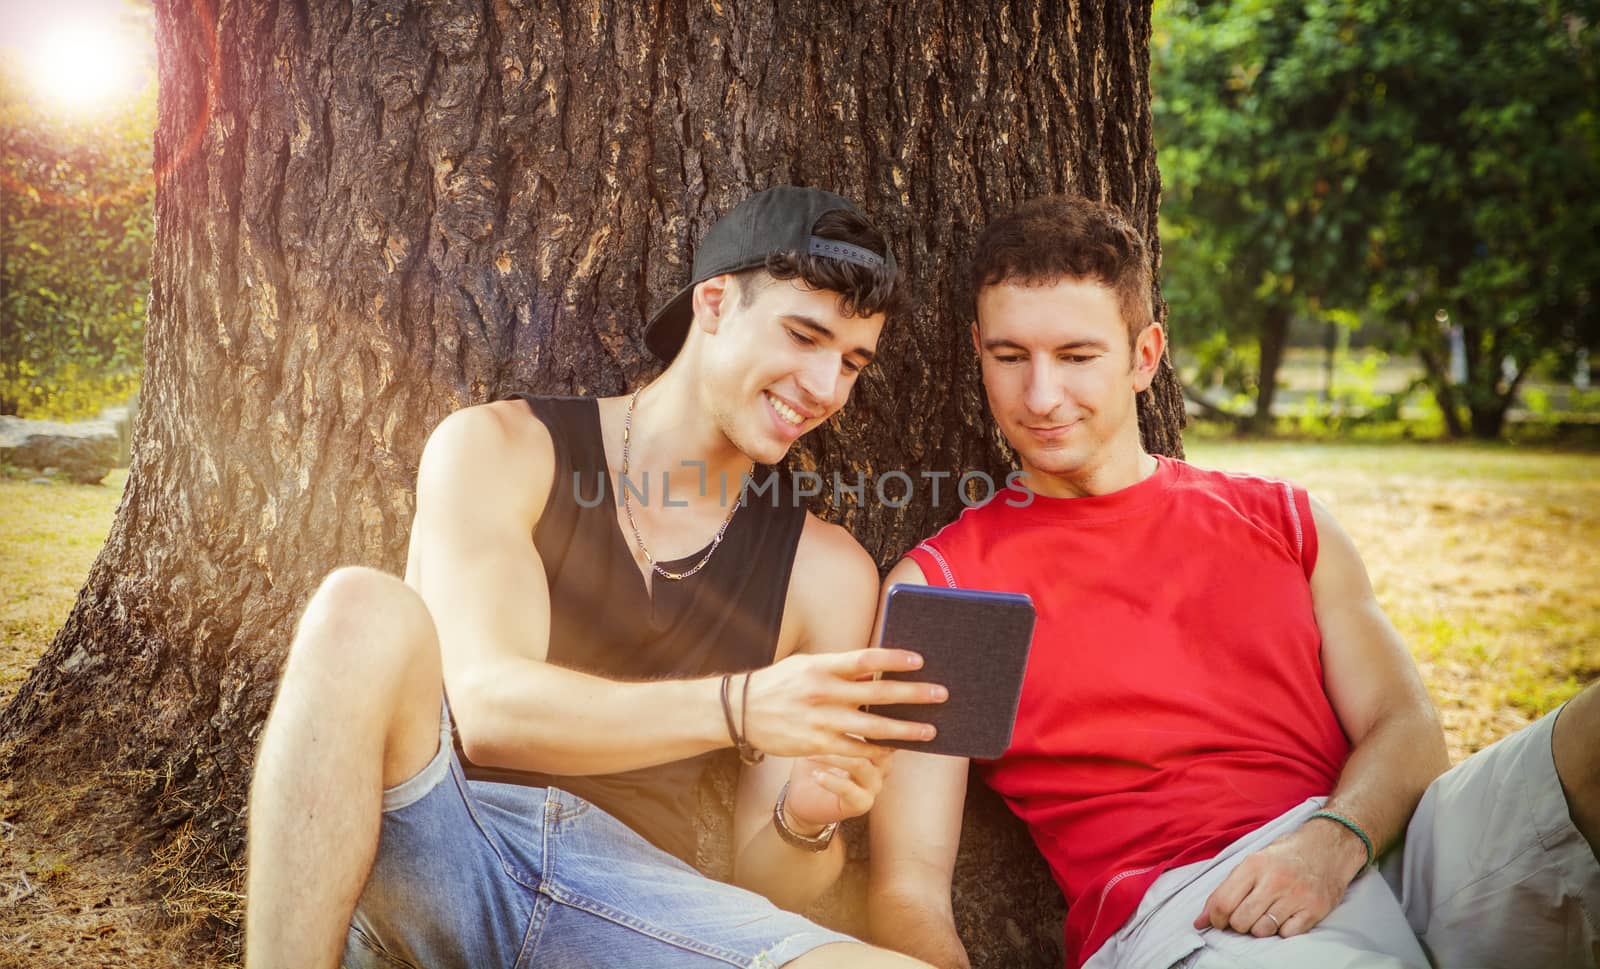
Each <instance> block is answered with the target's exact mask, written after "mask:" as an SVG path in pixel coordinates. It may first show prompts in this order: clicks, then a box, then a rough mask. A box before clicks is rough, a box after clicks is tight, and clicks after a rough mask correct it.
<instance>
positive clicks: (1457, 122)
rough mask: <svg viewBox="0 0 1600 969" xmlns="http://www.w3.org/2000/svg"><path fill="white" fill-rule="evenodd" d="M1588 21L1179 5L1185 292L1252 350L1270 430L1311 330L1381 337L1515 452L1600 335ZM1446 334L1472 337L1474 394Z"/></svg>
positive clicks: (1175, 174)
mask: <svg viewBox="0 0 1600 969" xmlns="http://www.w3.org/2000/svg"><path fill="white" fill-rule="evenodd" d="M1587 6H1588V7H1589V9H1588V10H1587V12H1583V11H1580V10H1574V9H1571V8H1570V7H1568V6H1565V5H1558V4H1554V3H1549V2H1545V0H1510V2H1477V0H1469V2H1464V3H1453V4H1416V3H1410V2H1405V0H1378V2H1367V0H1362V2H1357V0H1305V2H1301V3H1296V4H1288V5H1285V4H1274V3H1267V2H1264V0H1230V2H1215V3H1213V2H1200V0H1192V2H1174V3H1172V4H1170V5H1168V6H1166V7H1165V8H1164V19H1163V21H1162V23H1163V24H1164V25H1165V27H1164V31H1165V32H1164V36H1163V38H1162V39H1161V40H1160V41H1159V42H1158V45H1157V56H1156V65H1157V66H1156V70H1155V74H1156V81H1155V83H1156V86H1157V93H1158V99H1157V102H1156V104H1157V109H1156V123H1157V128H1158V132H1159V134H1160V138H1161V143H1162V145H1163V149H1162V151H1163V155H1162V163H1163V168H1164V170H1165V171H1166V173H1167V177H1168V183H1169V199H1170V201H1169V205H1168V208H1167V211H1166V217H1167V218H1168V220H1169V225H1170V227H1171V231H1169V232H1168V234H1167V240H1166V241H1167V243H1168V275H1167V278H1168V281H1169V285H1168V290H1167V295H1168V297H1169V298H1170V299H1171V300H1172V301H1173V305H1174V306H1175V307H1178V309H1179V312H1180V314H1181V315H1182V317H1183V321H1184V325H1183V326H1180V328H1179V329H1180V332H1182V333H1184V334H1187V336H1186V339H1187V340H1191V341H1192V343H1191V345H1192V346H1194V347H1196V348H1197V349H1202V350H1204V349H1206V348H1208V347H1209V348H1210V349H1211V350H1212V351H1213V353H1212V354H1211V356H1212V357H1213V358H1215V357H1219V356H1220V357H1223V358H1225V356H1226V354H1227V353H1228V352H1230V351H1232V352H1237V350H1238V342H1239V338H1240V337H1241V336H1245V335H1253V336H1254V337H1255V338H1256V341H1255V342H1256V344H1257V346H1258V347H1259V368H1258V373H1257V378H1256V384H1257V387H1258V388H1259V389H1258V394H1257V401H1258V405H1257V425H1258V426H1260V425H1261V424H1262V423H1263V422H1264V420H1265V417H1264V414H1263V412H1264V411H1265V410H1266V409H1267V407H1266V406H1263V405H1264V404H1265V405H1270V402H1271V400H1272V396H1273V392H1274V387H1275V383H1276V381H1275V378H1274V372H1275V369H1276V366H1277V364H1278V362H1279V360H1280V359H1281V355H1282V354H1281V351H1282V347H1283V345H1284V339H1283V338H1284V335H1285V334H1286V332H1287V331H1286V327H1287V323H1288V321H1289V319H1291V318H1293V317H1295V316H1305V317H1317V316H1319V315H1320V316H1327V315H1329V314H1330V313H1331V312H1333V311H1342V312H1343V313H1344V314H1355V313H1362V314H1365V315H1368V316H1369V317H1370V318H1371V319H1373V320H1375V321H1376V322H1378V323H1379V324H1380V325H1379V333H1380V339H1381V340H1382V342H1383V343H1384V344H1385V345H1386V346H1387V347H1389V348H1390V349H1393V350H1396V351H1399V352H1404V353H1408V354H1409V353H1414V354H1416V355H1417V357H1418V358H1419V359H1420V360H1421V362H1422V363H1423V365H1424V369H1425V381H1426V383H1427V385H1428V386H1429V388H1430V389H1431V391H1432V393H1433V395H1434V398H1435V399H1436V401H1437V402H1438V404H1439V407H1440V410H1441V411H1442V412H1443V415H1444V419H1445V423H1446V427H1447V429H1448V430H1449V431H1450V433H1452V434H1454V435H1461V434H1464V433H1467V432H1470V433H1472V434H1475V435H1478V436H1482V437H1493V436H1496V435H1497V434H1498V433H1499V432H1500V430H1501V427H1502V425H1503V422H1504V419H1505V413H1506V410H1507V408H1508V407H1509V406H1510V404H1511V403H1512V401H1513V400H1514V398H1515V394H1516V390H1517V387H1518V385H1519V383H1520V381H1521V379H1522V377H1523V376H1525V375H1526V374H1527V373H1528V372H1529V370H1530V369H1531V368H1533V367H1535V366H1537V365H1541V364H1544V365H1563V364H1570V361H1571V359H1572V357H1573V355H1574V354H1575V353H1576V352H1577V350H1578V348H1579V347H1583V346H1588V347H1590V348H1591V349H1593V348H1594V347H1595V345H1596V343H1597V341H1600V332H1597V322H1596V307H1595V295H1594V286H1595V280H1596V279H1600V261H1597V260H1600V251H1597V250H1596V247H1595V246H1594V244H1593V228H1594V226H1595V225H1597V224H1600V198H1597V196H1596V195H1595V193H1594V192H1593V191H1592V190H1591V187H1592V186H1593V185H1595V184H1597V183H1600V94H1597V92H1600V84H1597V83H1596V81H1597V78H1596V65H1597V60H1596V57H1597V51H1596V43H1597V38H1600V33H1597V26H1596V17H1595V13H1596V12H1597V8H1595V7H1594V6H1593V5H1592V4H1589V5H1587ZM1440 319H1444V320H1449V321H1452V322H1454V323H1455V324H1456V325H1458V326H1459V327H1460V328H1461V331H1462V333H1463V335H1464V338H1465V339H1464V344H1465V358H1466V364H1467V366H1466V371H1467V379H1466V380H1465V382H1464V383H1462V384H1461V385H1459V386H1457V385H1456V384H1455V382H1454V380H1453V378H1452V375H1451V373H1450V367H1449V365H1448V360H1449V350H1448V344H1447V339H1448V337H1447V334H1446V333H1445V331H1444V329H1443V328H1442V327H1441V326H1440V325H1439V324H1438V320H1440ZM1212 333H1221V334H1226V335H1227V339H1212V340H1211V341H1210V342H1209V343H1207V342H1206V340H1205V337H1206V335H1207V334H1212ZM1205 357H1206V355H1205V354H1202V363H1203V364H1204V363H1207V362H1208V361H1207V360H1206V358H1205Z"/></svg>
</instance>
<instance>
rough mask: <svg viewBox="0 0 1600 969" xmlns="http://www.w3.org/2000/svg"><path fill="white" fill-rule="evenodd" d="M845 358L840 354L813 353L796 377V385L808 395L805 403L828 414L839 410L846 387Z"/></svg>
mask: <svg viewBox="0 0 1600 969" xmlns="http://www.w3.org/2000/svg"><path fill="white" fill-rule="evenodd" d="M843 373H844V357H843V356H842V355H841V354H838V353H813V354H811V355H810V359H808V360H807V361H806V365H805V367H804V368H802V369H801V371H800V372H799V374H797V375H796V381H795V382H796V383H797V384H799V385H800V390H801V391H802V392H803V393H804V394H805V395H806V400H805V401H804V403H805V404H806V405H807V406H808V407H812V408H815V409H816V410H820V411H823V412H826V413H831V412H832V411H835V410H837V409H838V408H839V406H840V404H841V403H842V401H841V400H840V396H841V394H842V389H841V388H843V387H844V377H843Z"/></svg>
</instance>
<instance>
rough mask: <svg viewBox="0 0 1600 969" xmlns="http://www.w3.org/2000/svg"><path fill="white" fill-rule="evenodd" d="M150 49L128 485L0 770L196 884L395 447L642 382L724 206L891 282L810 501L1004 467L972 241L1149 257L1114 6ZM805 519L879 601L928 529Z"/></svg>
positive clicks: (631, 22) (361, 29) (1056, 911)
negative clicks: (791, 229)
mask: <svg viewBox="0 0 1600 969" xmlns="http://www.w3.org/2000/svg"><path fill="white" fill-rule="evenodd" d="M157 23H158V45H159V50H160V83H161V95H160V112H159V114H160V117H159V124H158V130H157V133H156V158H155V163H156V169H157V177H158V188H157V194H156V214H157V234H156V242H155V252H154V268H153V275H154V279H153V293H152V299H151V303H150V319H149V324H148V332H147V337H146V346H145V354H146V369H145V377H144V394H143V397H142V400H141V403H140V408H139V415H138V423H137V428H136V432H135V439H134V455H133V463H132V471H131V474H130V476H129V480H128V484H127V492H126V495H125V497H124V499H123V502H122V506H121V507H120V509H119V510H118V514H117V518H116V521H115V524H114V525H113V527H112V531H111V536H110V538H109V539H108V540H107V543H106V545H105V548H104V549H103V550H102V552H101V554H100V556H99V559H98V560H97V561H96V563H95V565H94V568H93V570H92V571H91V574H90V576H89V579H88V581H87V583H86V584H85V586H84V588H83V591H82V593H81V595H80V597H79V599H78V601H77V604H76V606H75V607H74V609H73V611H72V614H71V617H70V618H69V620H68V622H67V624H66V626H65V627H64V628H63V629H62V630H61V631H60V633H59V634H58V635H57V637H56V639H55V641H54V643H52V645H51V646H50V648H49V649H48V651H47V652H46V654H45V655H44V657H43V658H42V659H41V661H40V662H39V664H38V667H37V668H36V669H35V670H34V672H33V674H32V676H31V677H30V678H29V680H28V682H27V683H26V685H25V686H24V687H23V688H22V690H21V692H20V693H19V694H18V695H17V697H16V698H15V699H14V701H13V702H12V703H11V704H10V705H9V706H8V707H7V708H6V710H5V711H4V714H3V717H0V744H3V750H0V756H3V757H4V763H6V765H7V767H8V769H9V770H10V771H12V772H13V776H14V777H19V778H27V779H32V780H40V779H43V778H46V777H49V776H53V775H59V774H60V772H63V771H69V770H80V771H81V770H89V771H95V772H100V773H101V774H102V775H104V776H113V775H115V776H118V777H128V776H143V777H146V778H149V782H148V783H146V784H145V785H144V786H142V787H141V788H138V789H137V790H136V796H135V797H134V798H133V801H132V803H131V810H132V811H133V812H134V814H135V815H136V816H137V817H138V818H139V820H140V821H141V823H142V824H143V825H144V829H145V830H146V831H147V832H149V833H150V834H151V835H152V836H153V837H154V839H155V843H156V844H158V845H170V844H171V843H172V842H173V841H174V839H176V838H178V837H180V834H181V837H182V838H183V839H185V843H186V845H188V847H187V848H186V849H185V852H184V858H185V859H186V860H185V864H186V865H188V866H190V867H191V868H193V867H194V866H199V868H201V869H208V870H211V871H214V872H216V873H218V874H219V875H221V876H228V875H231V874H236V869H234V868H233V867H231V865H232V864H234V862H232V861H231V860H232V859H237V858H239V856H240V848H241V845H242V821H241V817H240V811H241V809H242V807H243V805H244V800H245V793H246V789H247V786H248V782H249V777H250V768H251V758H252V756H253V753H254V747H255V739H256V736H257V732H258V730H259V728H260V724H261V721H262V719H263V717H264V716H265V713H266V711H267V708H268V705H269V703H270V701H271V699H272V695H273V690H274V687H275V683H276V681H277V676H278V673H279V670H280V666H281V662H282V660H283V657H284V651H285V648H286V647H287V645H288V642H289V638H290V636H291V633H292V629H293V625H294V622H295V618H296V616H297V614H298V612H299V610H300V608H301V607H302V605H303V603H304V602H305V600H306V598H307V597H308V596H309V595H310V593H311V591H312V590H313V589H314V588H315V586H316V583H317V582H318V580H319V579H320V578H321V577H322V575H324V574H325V573H326V572H327V571H328V570H329V569H331V568H333V567H334V566H337V565H341V564H348V563H365V564H369V565H373V566H377V567H379V568H383V569H387V570H390V571H399V570H400V569H401V567H402V565H403V560H404V554H405V548H406V538H407V530H408V527H409V523H410V520H411V513H412V507H413V491H412V489H413V484H414V478H415V473H416V467H417V459H418V455H419V453H420V451H421V447H422V444H423V441H424V439H425V438H426V436H427V434H428V432H429V430H430V429H431V428H432V427H433V426H434V425H435V424H436V423H437V422H438V421H439V420H440V419H441V418H442V417H443V416H444V415H445V414H447V413H449V412H450V411H452V410H454V409H456V408H459V407H461V406H463V405H467V404H472V403H477V402H481V401H485V400H488V399H491V398H493V397H496V396H498V395H502V394H505V393H507V392H510V391H513V390H532V391H536V392H544V393H575V394H614V393H619V392H621V391H623V390H624V389H625V388H628V387H630V386H633V385H635V384H637V383H639V382H640V381H642V380H644V379H647V378H648V377H650V376H651V375H652V374H653V373H654V372H655V371H656V369H657V364H656V363H655V362H654V361H653V360H652V359H651V358H650V357H649V356H648V354H647V352H646V351H645V350H644V348H643V346H642V344H641V342H640V340H639V332H640V328H641V322H642V320H644V319H645V318H646V317H647V315H648V313H649V312H650V311H651V310H652V309H653V308H654V307H655V306H656V305H658V304H659V303H660V302H661V301H663V300H664V299H666V298H667V296H668V295H669V294H670V293H671V292H673V291H674V289H675V288H676V287H678V286H679V285H681V284H682V282H683V281H684V279H685V278H686V276H687V274H688V267H689V256H690V251H691V245H692V242H693V241H694V240H695V239H698V238H699V236H700V235H701V234H702V233H703V232H704V230H705V229H706V228H707V227H708V226H709V225H710V224H711V222H712V221H714V220H715V218H716V217H717V216H718V215H719V214H721V213H723V212H725V211H726V210H727V209H728V208H730V207H731V206H732V205H733V204H734V203H735V202H737V201H738V200H739V199H740V198H742V197H743V196H744V195H746V194H747V193H749V192H751V191H753V190H756V189H759V188H762V187H765V186H767V185H769V184H772V183H776V182H799V183H806V184H814V185H818V186H821V187H825V188H829V189H832V190H835V191H838V192H841V193H843V194H845V195H847V196H850V197H852V198H854V199H856V200H858V201H859V202H860V203H861V204H862V205H863V206H864V207H865V208H866V209H867V211H869V212H871V213H873V214H874V215H875V217H876V218H877V220H878V222H879V224H880V225H882V226H883V227H884V228H885V229H886V230H887V232H888V233H889V235H890V237H891V239H892V244H893V245H894V246H895V249H896V251H897V253H899V254H900V257H901V264H902V265H903V266H904V267H905V269H906V271H907V273H908V276H909V278H910V280H911V281H912V285H913V289H914V291H915V295H916V296H917V298H918V301H919V302H918V305H917V308H916V309H915V310H914V311H912V312H910V313H908V314H905V315H904V316H902V317H901V318H899V319H896V320H895V321H893V322H892V324H891V326H890V329H889V331H888V332H887V334H886V336H885V338H884V341H883V345H882V346H881V347H880V360H881V361H882V362H881V363H880V364H878V365H875V366H874V368H873V369H872V370H871V371H869V373H868V375H867V376H865V377H864V378H863V379H862V380H861V381H860V384H859V386H858V388H857V390H856V393H855V397H854V399H853V400H852V402H851V403H850V405H849V407H848V409H847V410H846V411H845V413H844V416H843V417H842V418H841V419H840V420H838V421H836V422H834V423H833V424H832V425H830V426H829V427H826V428H824V429H822V430H820V431H818V432H817V433H816V434H814V435H812V436H811V437H808V438H807V439H806V440H805V441H803V442H801V445H802V446H800V447H797V448H796V450H795V452H794V454H793V455H792V456H791V459H790V460H791V462H792V463H793V464H794V466H795V467H805V468H816V469H818V470H820V471H822V472H823V475H824V477H825V478H826V477H830V476H831V472H833V471H839V472H840V473H841V474H843V475H844V476H845V483H846V484H847V485H848V484H849V483H850V482H851V481H852V480H853V476H854V473H855V472H856V471H862V472H866V473H868V474H869V475H870V474H873V473H880V472H883V471H886V470H890V469H906V470H908V471H909V472H911V474H912V475H916V474H917V473H918V472H919V471H921V470H924V469H926V470H946V471H954V472H956V473H957V474H959V473H960V472H961V471H963V470H985V471H989V472H990V473H992V474H996V475H1000V474H1003V473H1004V471H1005V470H1006V469H1007V468H1008V467H1009V462H1010V460H1011V456H1010V454H1009V452H1008V450H1007V449H1006V447H1005V446H1004V444H1003V442H1002V441H1001V439H1000V438H999V436H998V434H997V433H996V432H995V431H994V430H993V429H992V427H991V425H990V422H989V419H988V416H987V413H986V410H985V405H984V403H983V397H982V393H981V389H980V386H979V382H978V370H977V366H976V362H975V360H974V358H973V356H972V354H971V351H970V345H969V343H968V339H967V337H966V334H965V329H966V324H967V321H968V320H969V319H970V310H969V302H968V299H969V298H968V297H967V296H966V295H965V294H964V293H963V285H962V282H961V280H962V266H963V262H964V260H965V259H966V258H967V257H968V256H969V254H970V248H971V245H972V242H973V240H974V238H975V236H976V233H977V230H978V228H979V227H981V226H982V224H983V223H984V222H986V221H987V220H988V219H989V218H991V217H992V216H994V215H997V214H999V213H1000V212H1001V211H1003V210H1005V209H1007V208H1009V207H1010V206H1012V205H1013V204H1015V203H1017V202H1019V201H1021V200H1023V199H1026V198H1029V197H1032V196H1036V195H1039V194H1042V193H1046V192H1054V191H1067V190H1071V191H1079V192H1083V193H1085V194H1088V195H1090V196H1094V197H1098V198H1104V199H1107V200H1109V201H1111V202H1112V203H1114V204H1115V205H1117V206H1119V207H1120V208H1121V209H1122V210H1123V211H1124V212H1126V213H1127V214H1128V216H1129V217H1130V218H1131V220H1132V222H1133V224H1134V225H1135V226H1138V227H1139V228H1140V229H1142V230H1143V231H1144V232H1145V233H1146V235H1147V236H1148V237H1150V238H1151V240H1152V243H1154V241H1155V233H1156V205H1157V201H1158V195H1159V178H1158V175H1157V172H1156V165H1155V149H1154V146H1153V144H1152V142H1151V127H1150V90H1149V85H1148V68H1149V58H1148V42H1149V33H1150V23H1149V10H1148V5H1144V4H1133V5H1128V6H1124V5H1121V4H1112V5H1107V6H1105V7H1104V8H1103V7H1102V5H1100V4H1097V3H1078V2H1073V3H1059V2H1056V0H1008V2H993V3H988V4H982V5H978V4H969V3H966V2H956V0H945V2H938V0H916V2H899V0H894V2H891V0H869V2H863V0H849V2H843V0H841V2H834V3H822V2H818V3H807V4H801V5H793V4H781V3H759V2H745V0H721V2H720V3H710V4H702V3H694V2H686V0H673V2H664V3H660V4H654V5H636V4H633V3H623V2H608V0H573V2H568V3H564V4H562V3H554V2H539V0H527V2H517V0H496V2H493V3H488V2H469V0H453V2H451V0H439V2H434V3H428V4H421V5H418V4H409V3H401V2H361V3H357V4H355V5H354V6H353V7H344V6H340V5H336V4H328V3H310V4H307V3H287V2H269V0H259V2H249V3H246V2H242V0H218V2H217V4H216V6H215V7H214V8H213V6H212V5H211V4H208V3H206V2H204V0H201V2H192V0H158V2H157ZM1153 247H1154V246H1153ZM1156 251H1157V253H1159V249H1156ZM1157 258H1158V259H1159V256H1158V257H1157ZM1158 307H1159V313H1160V315H1161V316H1162V317H1164V316H1165V306H1164V304H1161V303H1160V302H1159V299H1158ZM1144 396H1145V399H1144V400H1142V401H1141V403H1140V407H1141V410H1140V413H1141V417H1142V419H1143V422H1144V423H1143V427H1144V435H1145V440H1146V442H1147V445H1148V446H1149V447H1150V448H1152V449H1153V450H1156V451H1159V452H1162V453H1166V454H1178V453H1181V440H1180V437H1179V432H1180V429H1181V427H1182V423H1183V404H1182V400H1181V397H1180V394H1179V390H1178V386H1177V383H1176V381H1175V379H1174V378H1173V375H1172V373H1171V371H1170V369H1169V368H1163V372H1162V373H1161V375H1160V377H1159V378H1158V381H1157V383H1156V385H1155V387H1154V388H1153V390H1152V391H1151V392H1150V393H1148V394H1146V395H1144ZM831 492H832V489H831V488H829V490H828V493H826V494H825V495H824V497H823V498H822V499H821V500H820V501H819V502H818V506H817V509H818V510H819V511H820V512H822V513H823V514H825V515H826V516H827V517H829V518H831V519H833V520H836V521H841V522H844V523H845V524H846V525H847V526H848V527H849V528H850V529H851V530H852V531H853V532H854V533H855V534H856V535H857V536H858V537H859V538H860V539H861V541H862V542H863V543H864V544H865V545H866V546H867V548H868V549H869V550H870V551H871V552H872V553H873V554H874V555H875V556H876V557H877V559H878V561H879V562H880V563H881V564H884V565H887V564H888V563H891V562H892V561H894V560H895V559H896V558H897V557H898V556H899V554H900V553H901V551H902V550H904V549H905V548H906V547H907V546H908V545H910V544H911V543H912V542H913V541H915V540H916V539H918V538H920V537H922V536H924V535H926V534H928V533H929V532H931V531H933V530H935V529H936V528H938V527H939V526H941V525H942V524H944V523H945V522H947V521H949V520H950V519H952V518H953V517H954V516H955V515H956V514H957V513H958V512H959V510H960V507H961V506H960V504H959V503H956V502H954V501H952V500H951V497H950V495H949V493H948V491H947V492H946V494H945V495H944V502H943V504H942V505H941V506H939V507H931V506H930V505H929V504H927V503H926V502H922V501H919V502H915V503H912V504H911V505H909V506H908V507H905V508H902V509H898V510H896V509H890V508H882V507H879V506H878V505H877V503H876V502H867V503H858V502H855V501H854V500H853V499H851V500H848V501H846V502H845V503H844V504H843V505H842V506H841V507H839V508H834V507H833V506H832V502H831ZM128 772H134V773H133V774H131V775H130V774H129V773H128ZM970 815H971V817H970V824H969V827H968V828H967V831H966V837H965V839H964V841H965V850H964V856H963V862H962V868H961V879H962V885H961V887H960V888H959V890H958V897H959V899H960V909H961V926H962V929H963V931H964V932H966V934H967V939H968V942H969V945H971V946H972V949H973V953H974V956H975V957H976V962H977V964H978V965H990V966H999V965H1008V966H1010V965H1017V966H1022V965H1039V966H1052V967H1054V966H1058V965H1059V964H1060V941H1059V925H1058V922H1059V915H1060V904H1061V903H1060V898H1059V895H1058V894H1057V893H1056V892H1055V889H1054V887H1053V886H1052V885H1050V884H1049V882H1048V880H1047V876H1046V874H1045V869H1044V867H1043V866H1042V864H1040V863H1039V861H1038V859H1037V858H1036V857H1035V856H1034V854H1033V851H1032V848H1031V846H1030V845H1028V843H1027V839H1026V837H1025V835H1023V834H1022V833H1021V832H1020V830H1019V829H1018V828H1017V826H1016V825H1015V824H1014V823H1012V822H1011V821H1010V819H1009V817H1008V816H1005V815H1004V812H1003V809H1002V808H1001V807H1000V805H999V804H998V802H997V801H995V800H994V799H993V798H992V797H987V798H979V799H977V803H975V804H974V806H973V808H972V810H971V812H970ZM980 861H981V865H980V864H978V862H980Z"/></svg>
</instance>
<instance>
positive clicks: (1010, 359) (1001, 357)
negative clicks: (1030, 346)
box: [994, 353, 1028, 363]
mask: <svg viewBox="0 0 1600 969" xmlns="http://www.w3.org/2000/svg"><path fill="white" fill-rule="evenodd" d="M994 359H995V360H996V362H998V363H1022V362H1023V361H1025V360H1027V359H1028V358H1027V357H1023V356H1018V355H1017V354H1015V353H1006V354H1000V353H997V354H995V355H994Z"/></svg>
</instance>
